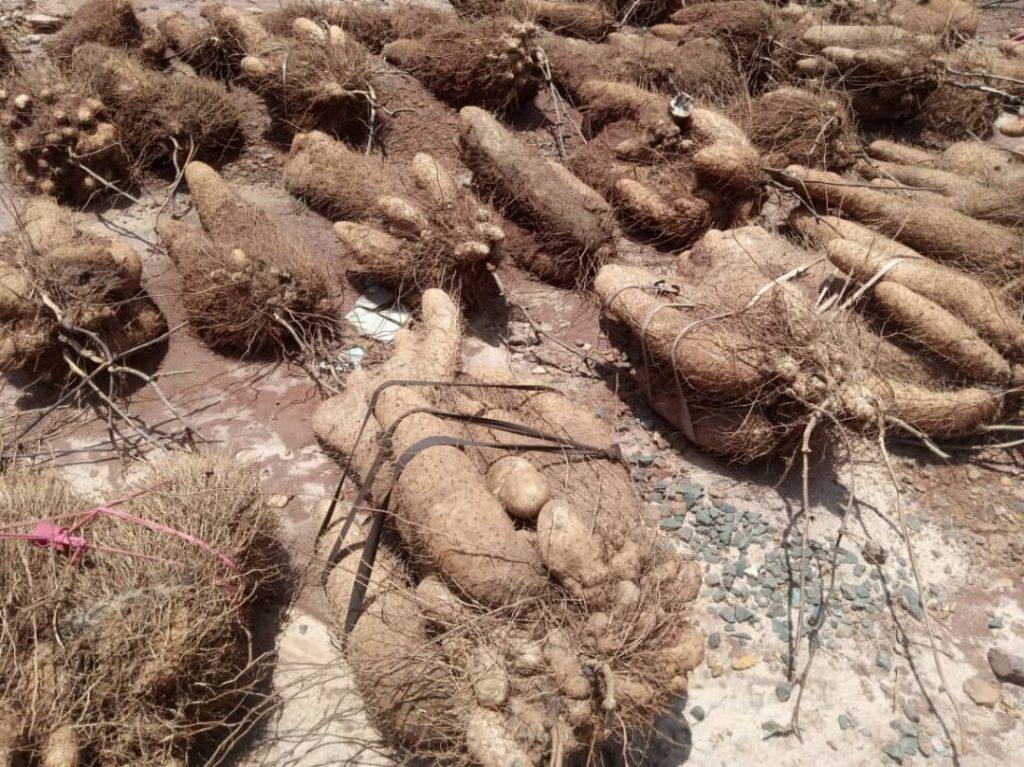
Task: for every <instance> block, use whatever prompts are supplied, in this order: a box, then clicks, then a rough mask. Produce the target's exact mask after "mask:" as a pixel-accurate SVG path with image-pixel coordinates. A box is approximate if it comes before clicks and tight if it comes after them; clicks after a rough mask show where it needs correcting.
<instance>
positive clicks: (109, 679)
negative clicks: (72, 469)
mask: <svg viewBox="0 0 1024 767" xmlns="http://www.w3.org/2000/svg"><path fill="white" fill-rule="evenodd" d="M133 490H134V494H133V495H132V496H131V497H130V499H129V500H127V501H124V502H121V503H117V504H112V503H110V502H111V500H112V499H109V498H107V499H98V498H92V499H87V498H86V497H83V496H82V495H79V494H78V493H77V492H76V491H75V490H74V488H73V487H71V486H70V485H69V484H68V483H67V482H66V481H65V480H63V479H62V478H61V477H59V476H58V475H56V474H52V473H46V472H43V473H40V472H23V473H18V472H14V473H8V474H6V475H4V476H3V477H0V528H2V529H3V530H4V531H5V533H14V534H15V535H16V536H33V535H37V536H40V541H41V543H40V545H32V543H31V542H30V541H27V540H18V539H11V538H8V537H7V536H6V535H5V538H6V540H2V541H0V578H2V581H3V583H4V588H5V593H6V602H5V608H4V612H3V614H2V616H0V622H2V624H3V631H4V636H5V637H6V638H7V646H6V648H5V651H4V653H3V654H2V655H0V679H2V680H3V682H2V683H0V754H3V755H5V756H6V757H7V758H9V759H10V760H11V763H12V764H18V763H22V761H24V763H29V762H30V761H31V762H32V763H36V762H37V761H38V763H40V764H47V765H50V764H62V765H69V764H96V763H99V757H98V755H99V754H102V755H103V756H102V759H103V761H104V762H108V763H111V764H128V763H131V764H140V765H153V766H154V767H156V766H157V765H169V764H184V763H186V762H187V761H188V760H190V759H193V758H196V759H200V758H202V755H203V754H204V753H210V751H208V750H207V749H211V748H212V747H214V746H216V744H217V743H218V741H219V740H221V739H224V738H226V737H228V736H229V735H230V733H231V730H232V728H233V727H239V728H242V727H244V725H245V724H246V721H247V720H246V717H247V716H248V714H247V712H246V706H247V705H248V701H247V698H246V696H247V695H249V694H251V693H252V692H254V691H255V690H256V688H257V686H258V685H259V684H260V683H261V682H262V681H263V678H264V676H265V674H266V672H267V671H268V667H267V662H266V660H265V659H264V658H262V657H261V656H260V655H259V650H258V649H257V648H255V647H254V646H253V644H252V633H251V630H252V626H253V620H252V618H253V616H252V614H251V610H250V608H251V606H252V605H253V604H254V600H255V599H256V598H257V597H258V595H259V594H260V592H264V593H265V591H266V589H267V587H268V586H269V584H270V583H272V582H273V581H274V579H275V577H276V575H275V571H274V565H273V559H272V558H271V556H272V554H273V552H274V551H275V544H274V542H273V536H274V534H275V531H276V525H275V521H274V517H273V515H272V512H270V510H269V509H268V508H267V507H265V506H264V505H263V503H262V500H261V498H260V492H259V485H258V482H257V479H256V476H255V473H254V472H251V471H249V470H248V469H245V468H243V467H241V466H239V465H238V464H236V463H235V462H234V461H232V460H230V459H227V458H221V457H213V456H199V455H187V454H178V455H173V456H171V457H169V458H166V459H164V460H162V461H161V462H160V463H159V464H156V465H155V466H153V467H152V468H151V469H147V470H145V471H144V472H142V476H140V477H138V479H137V484H136V485H135V487H134V488H133ZM97 504H99V505H101V506H102V505H104V504H107V505H109V506H110V507H111V508H113V509H114V512H113V513H111V512H109V511H105V510H103V509H99V508H98V507H97ZM93 507H96V508H93ZM91 508H92V509H93V511H92V512H90V509H91ZM114 514H117V515H118V516H115V515H114ZM120 515H124V516H120ZM75 523H80V524H81V527H79V528H77V529H75V530H74V531H73V532H69V531H68V528H70V527H71V526H72V525H73V524H75ZM51 528H52V529H53V530H54V531H55V533H57V534H59V533H60V532H61V531H62V530H63V531H64V534H66V535H67V536H68V540H69V541H70V543H69V544H68V545H64V544H61V543H57V542H54V541H51V542H50V543H47V542H46V536H47V535H49V534H50V533H49V532H48V531H49V530H50V529H51Z"/></svg>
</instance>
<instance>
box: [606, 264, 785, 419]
mask: <svg viewBox="0 0 1024 767" xmlns="http://www.w3.org/2000/svg"><path fill="white" fill-rule="evenodd" d="M661 281H662V278H661V277H659V276H656V275H654V274H652V273H650V272H648V271H646V270H644V269H640V268H637V267H628V266H620V265H618V264H608V265H607V266H605V267H603V268H602V269H601V271H600V272H599V273H598V276H597V278H596V279H595V280H594V290H595V291H596V292H597V294H598V296H599V297H600V298H601V302H602V305H603V306H604V307H605V308H606V310H607V311H609V312H610V313H611V314H612V316H613V317H615V318H616V319H617V320H619V321H620V322H623V323H625V324H626V325H628V326H629V327H630V328H631V329H632V330H633V332H634V333H636V334H638V335H640V336H642V337H643V339H644V343H645V344H646V347H647V349H648V352H649V353H650V354H651V355H652V356H653V357H654V358H655V359H657V360H658V361H659V362H660V363H661V364H663V365H664V366H665V367H666V368H667V369H673V368H674V369H675V371H676V373H677V374H678V376H679V377H680V379H681V380H682V381H683V382H684V383H686V384H687V385H688V386H690V387H691V388H693V389H696V390H698V391H706V392H708V393H709V394H711V395H714V396H722V397H726V398H731V399H742V398H744V397H747V396H750V395H751V394H753V392H755V391H757V390H758V389H760V388H762V387H763V386H764V385H765V384H766V383H767V382H768V381H770V380H771V379H772V378H773V373H772V370H771V366H770V365H769V363H768V361H767V360H766V359H765V357H764V356H763V354H762V353H761V351H760V350H759V349H757V348H756V346H755V345H754V344H752V343H750V342H749V340H748V339H747V338H746V337H745V336H744V335H743V334H742V333H741V332H738V331H737V330H733V329H732V328H731V326H730V323H729V322H728V320H724V321H714V322H708V321H707V319H708V317H709V316H710V315H709V314H707V313H706V312H702V311H701V310H697V309H691V308H686V307H673V306H670V304H671V303H673V302H672V301H668V300H665V299H661V298H657V297H656V296H655V295H652V293H654V292H656V291H655V289H654V286H655V284H656V283H659V282H661ZM687 331H688V332H687ZM683 333H685V335H682V334H683ZM677 337H678V338H679V341H678V343H676V338H677ZM673 351H675V354H673Z"/></svg>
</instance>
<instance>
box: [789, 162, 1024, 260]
mask: <svg viewBox="0 0 1024 767" xmlns="http://www.w3.org/2000/svg"><path fill="white" fill-rule="evenodd" d="M782 179H783V181H785V182H786V183H787V184H788V185H790V186H792V187H793V188H794V189H796V190H797V191H798V192H800V193H801V194H804V195H807V196H808V197H809V198H810V199H811V201H812V202H814V203H815V204H816V205H821V206H825V207H828V208H831V209H835V210H840V211H842V212H843V213H845V214H846V215H848V216H851V217H853V218H855V219H858V220H859V221H862V222H864V223H865V224H868V225H870V226H871V227H872V228H874V229H877V230H878V231H879V232H881V233H883V234H887V235H890V236H892V237H894V238H895V239H897V240H899V241H900V242H902V243H904V244H905V245H908V246H909V247H911V248H913V249H914V250H916V251H918V252H920V253H921V254H922V255H925V256H930V257H932V258H934V259H936V260H938V261H941V262H943V263H948V264H956V265H962V266H963V267H964V268H966V269H968V270H969V271H973V272H976V273H978V274H979V275H981V276H983V277H986V276H994V275H1001V276H1006V275H1011V276H1012V275H1014V274H1019V273H1020V272H1021V269H1022V265H1021V264H1020V259H1018V258H1016V255H1015V254H1017V253H1019V250H1020V247H1021V241H1022V238H1021V235H1020V234H1019V233H1017V232H1014V231H1012V230H1010V229H1007V228H1004V227H1001V226H998V225H996V224H992V223H988V222H985V221H979V220H977V219H975V218H971V217H970V216H966V215H964V214H962V213H958V212H956V211H953V210H949V209H942V208H937V207H936V206H934V205H929V204H926V203H920V202H915V201H913V200H905V199H900V198H899V197H897V196H894V195H892V194H887V193H886V192H884V191H881V190H878V189H873V188H868V185H864V184H856V183H849V182H847V181H845V180H844V179H843V178H842V177H840V176H837V175H835V174H833V173H827V172H825V171H817V170H808V169H807V168H803V167H799V166H790V167H788V168H786V171H785V173H784V174H783V176H782Z"/></svg>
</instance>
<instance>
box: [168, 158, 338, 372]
mask: <svg viewBox="0 0 1024 767" xmlns="http://www.w3.org/2000/svg"><path fill="white" fill-rule="evenodd" d="M185 179H186V181H187V182H188V185H189V190H190V192H191V194H192V203H193V205H194V206H195V208H196V210H197V212H198V213H199V220H200V222H201V223H202V227H203V231H199V230H198V229H196V228H195V227H192V226H189V225H187V224H184V223H182V222H180V221H175V220H173V219H164V220H163V221H161V222H160V224H158V226H157V232H158V234H159V235H160V239H161V241H162V242H163V244H164V247H165V248H167V252H168V255H170V257H171V260H172V261H174V263H175V266H176V267H177V269H178V271H179V272H180V274H181V278H182V282H183V284H184V286H185V294H184V297H183V300H184V303H185V307H186V309H187V310H188V312H189V316H190V322H191V325H192V327H193V328H194V329H195V330H196V333H197V334H199V335H200V337H202V339H203V340H204V341H206V343H208V344H210V345H211V346H213V347H214V348H217V349H224V350H228V351H233V352H240V353H242V354H250V353H256V352H259V351H264V350H267V349H271V348H275V347H276V348H282V347H286V346H288V345H290V344H292V343H293V342H295V341H296V339H295V338H294V335H293V334H294V333H295V332H303V333H304V334H308V335H309V336H313V337H315V336H316V334H317V333H327V334H329V333H330V332H331V328H332V326H333V322H334V319H333V317H332V316H331V315H332V311H333V300H334V297H333V289H332V287H331V282H330V279H329V277H328V274H327V272H326V270H325V269H324V268H323V267H321V266H320V265H319V264H318V263H317V262H316V260H315V259H314V258H313V256H311V255H310V254H309V253H307V252H306V250H305V249H304V248H303V247H302V246H301V245H300V244H299V243H297V242H296V241H295V240H293V239H292V238H291V237H289V236H288V235H286V234H285V233H284V232H283V231H282V230H281V229H280V228H278V226H277V225H276V224H274V223H273V222H272V221H271V220H270V219H269V218H268V217H267V215H266V214H265V213H264V212H263V211H262V210H260V209H259V208H257V207H256V206H255V205H253V204H252V203H250V202H247V201H246V200H244V199H243V198H242V197H241V196H239V195H238V194H237V193H236V192H235V191H234V190H233V189H232V188H231V187H230V186H228V184H227V183H226V182H225V181H224V180H223V179H222V178H221V177H220V176H219V175H217V172H216V171H215V170H213V168H211V167H209V166H208V165H205V164H203V163H200V162H192V163H189V164H188V165H186V166H185Z"/></svg>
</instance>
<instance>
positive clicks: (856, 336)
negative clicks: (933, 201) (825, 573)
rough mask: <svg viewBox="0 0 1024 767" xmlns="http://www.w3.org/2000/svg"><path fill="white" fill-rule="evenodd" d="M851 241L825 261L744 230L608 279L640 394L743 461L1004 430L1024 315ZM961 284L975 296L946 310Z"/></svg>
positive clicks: (904, 259)
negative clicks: (636, 359) (818, 438)
mask: <svg viewBox="0 0 1024 767" xmlns="http://www.w3.org/2000/svg"><path fill="white" fill-rule="evenodd" d="M805 221H806V222H807V223H808V224H814V225H819V226H823V227H824V228H825V229H828V226H829V225H830V224H829V223H828V222H825V223H824V224H823V223H822V222H821V221H818V219H816V218H814V217H808V218H807V219H805ZM840 232H842V235H841V236H839V237H837V238H836V241H835V242H832V243H829V244H828V245H827V258H823V257H822V256H821V254H820V252H819V251H806V250H803V249H801V248H799V247H797V246H795V245H794V244H792V243H790V242H788V241H786V240H784V239H782V238H780V237H778V236H777V235H772V234H769V233H768V232H766V231H764V230H763V229H760V228H758V227H745V228H741V229H732V230H730V231H726V232H721V231H711V232H708V234H707V235H705V236H704V238H703V239H702V240H701V241H700V242H699V243H698V244H697V245H696V247H694V249H693V250H692V251H691V252H686V253H683V254H682V255H681V256H680V258H679V260H678V261H677V263H676V269H675V273H674V274H671V275H668V276H665V275H661V274H655V273H652V272H650V271H647V270H644V269H639V268H635V267H627V266H619V265H608V266H606V267H604V268H603V269H602V270H601V272H600V274H599V275H598V277H597V279H596V280H595V283H594V286H595V289H596V291H597V293H598V295H599V296H600V298H601V301H602V305H603V307H604V309H605V310H606V311H607V312H608V314H609V315H610V317H611V318H612V319H613V320H614V321H615V322H616V323H617V325H616V326H615V327H616V328H618V327H620V326H621V327H622V328H623V331H622V333H623V336H624V337H625V338H626V343H629V344H639V347H640V351H641V360H642V364H641V369H640V386H641V388H642V389H643V390H645V391H646V393H647V395H648V397H649V398H650V400H651V403H652V405H653V406H654V407H655V409H656V410H657V411H658V412H659V413H661V415H663V416H664V417H665V418H666V420H668V421H669V422H670V423H672V424H673V425H674V426H676V427H677V428H678V429H679V430H680V431H681V432H682V433H683V434H684V435H685V436H686V437H687V438H688V439H689V440H690V441H691V442H693V443H694V444H696V445H698V446H699V447H701V448H703V449H705V450H708V451H710V452H714V453H718V454H721V455H725V456H728V457H730V458H732V459H735V460H741V461H746V460H752V459H755V458H760V457H763V456H767V455H771V454H775V453H780V452H783V451H785V450H787V449H788V448H791V447H792V446H793V443H794V440H798V439H799V436H800V434H801V432H802V431H803V430H804V429H805V428H807V427H808V424H810V423H812V422H819V421H821V420H822V419H823V418H824V419H825V421H827V422H828V423H831V424H843V425H844V426H847V427H849V428H852V429H856V430H865V429H866V430H876V431H877V430H879V429H882V430H887V429H896V430H902V431H904V432H909V433H911V434H914V435H917V436H920V435H925V436H926V437H928V438H932V439H942V438H951V437H959V436H963V435H968V434H972V433H975V432H978V431H979V430H980V429H982V427H984V426H985V425H986V424H988V423H991V422H992V421H993V420H994V419H996V418H997V417H998V416H999V415H1000V413H1001V411H1002V406H1003V398H1004V393H1005V392H1006V391H1007V390H1009V389H1010V386H1011V383H1012V382H1014V381H1016V380H1018V379H1019V377H1020V376H1019V373H1018V372H1017V369H1016V368H1014V367H1013V363H1016V362H1018V361H1019V360H1020V356H1019V355H1020V349H1021V346H1020V344H1021V342H1024V325H1022V324H1021V322H1020V320H1019V312H1018V314H1017V315H1014V314H1013V313H1012V312H1011V311H1010V309H1009V307H1008V306H1007V305H1005V304H1004V303H1003V302H1001V301H1000V300H999V299H998V298H996V297H994V296H993V294H991V293H990V292H988V291H987V290H986V289H985V286H984V285H983V284H982V283H981V282H979V281H978V280H977V279H975V278H972V277H970V276H969V275H968V274H966V273H963V272H959V271H957V270H954V269H950V268H947V267H941V266H939V265H937V264H934V263H933V262H929V261H927V259H923V258H921V257H920V256H919V255H917V254H913V253H912V252H908V251H907V250H906V249H902V250H889V251H885V250H884V249H881V247H880V245H881V243H880V242H877V241H876V242H874V243H872V242H865V241H864V240H863V239H856V238H858V237H860V236H861V234H862V233H863V232H867V233H869V234H871V232H870V230H863V232H861V231H858V232H852V231H848V230H847V229H843V228H840ZM847 236H849V237H850V238H851V239H849V240H847V239H846V237H847ZM893 245H895V243H894V244H893ZM896 247H897V248H899V246H896ZM890 261H895V264H890V263H888V262H890ZM830 263H831V264H834V265H835V266H836V267H838V272H839V275H835V274H833V273H832V272H833V270H832V268H831V266H830ZM894 267H895V268H894ZM879 274H882V275H883V277H882V278H879V276H878V275H879ZM836 276H839V277H841V279H839V280H836V279H833V278H834V277H836ZM851 276H852V280H851V279H850V277H851ZM843 277H845V279H844V278H843ZM954 279H955V280H956V283H955V284H958V285H960V286H961V287H962V288H963V289H964V290H965V291H969V292H960V291H958V292H957V295H956V296H955V297H952V298H947V297H945V294H944V287H945V285H946V284H953V283H952V282H950V281H951V280H954ZM836 283H838V287H836ZM940 304H941V305H940ZM855 308H856V309H861V308H863V309H864V310H865V312H866V313H867V317H865V316H863V315H862V314H861V313H860V312H859V311H856V310H855ZM894 331H895V332H894ZM982 338H986V339H989V340H991V341H992V342H993V343H996V344H997V345H998V346H999V348H1000V349H1005V350H1006V354H1007V356H1006V357H1001V356H1000V353H999V352H998V351H996V349H995V348H994V347H989V346H988V345H987V343H988V342H987V341H983V340H982ZM896 341H899V343H896ZM922 352H923V353H922ZM822 414H825V416H823V415H822Z"/></svg>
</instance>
